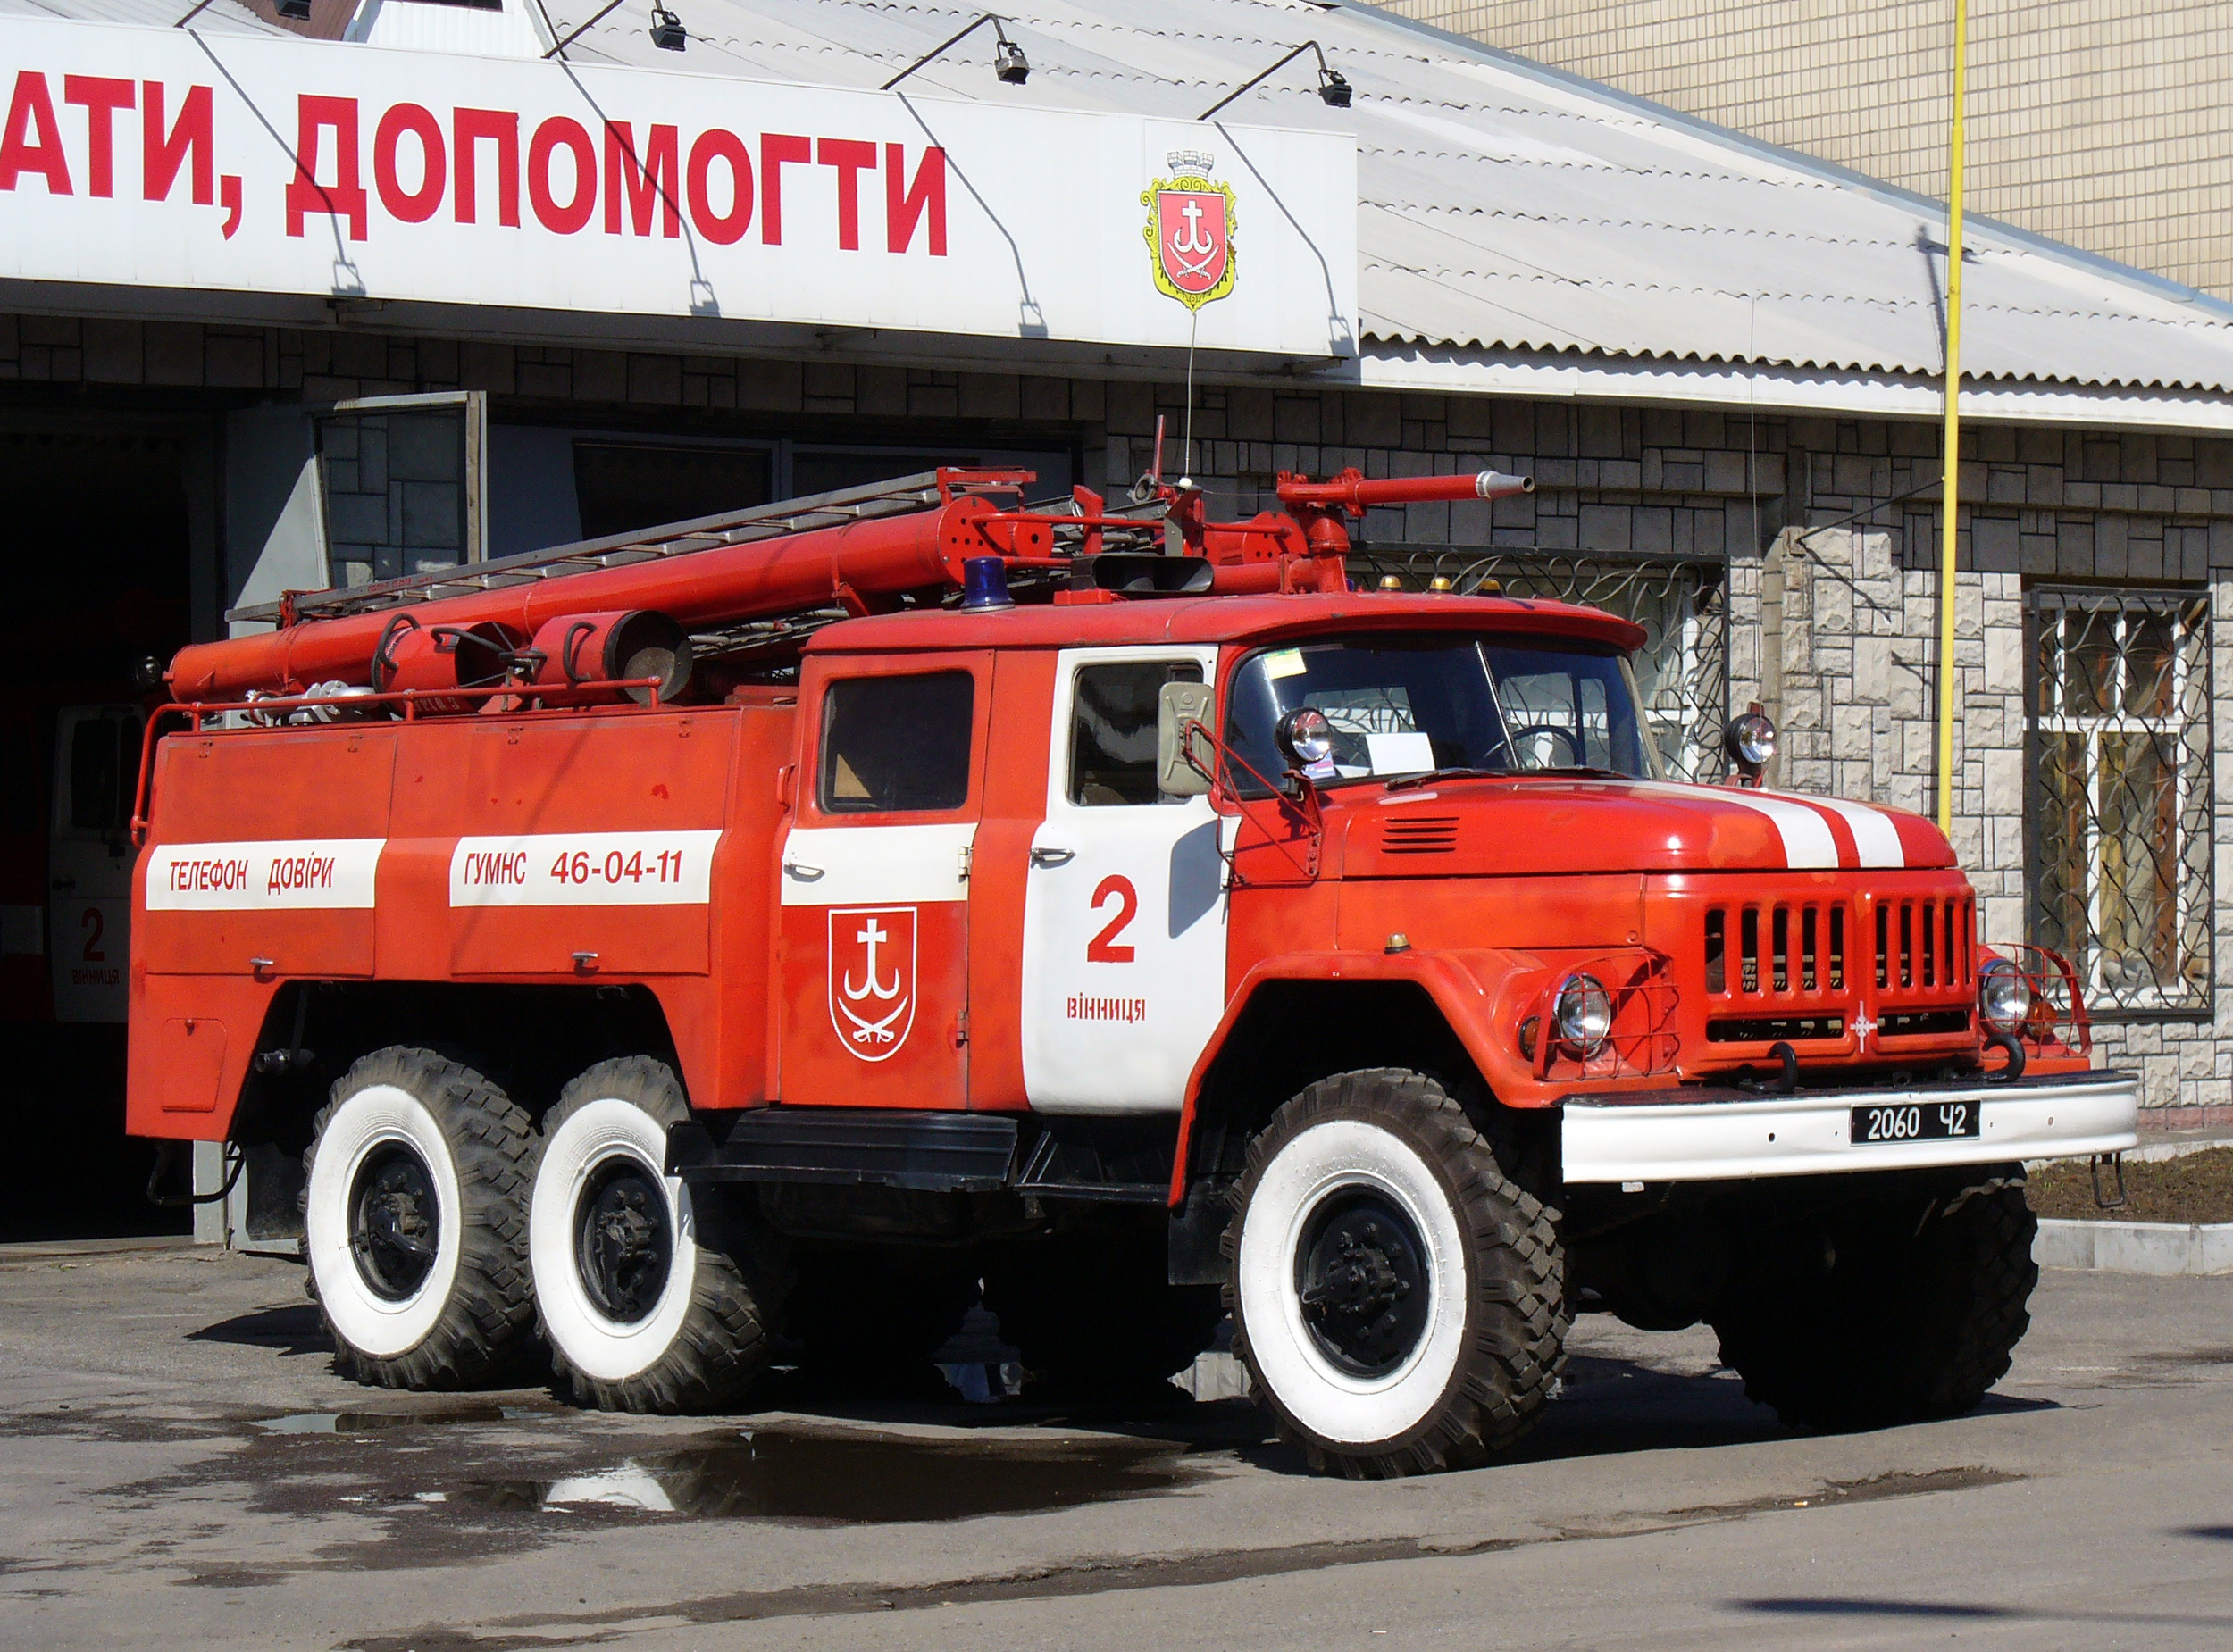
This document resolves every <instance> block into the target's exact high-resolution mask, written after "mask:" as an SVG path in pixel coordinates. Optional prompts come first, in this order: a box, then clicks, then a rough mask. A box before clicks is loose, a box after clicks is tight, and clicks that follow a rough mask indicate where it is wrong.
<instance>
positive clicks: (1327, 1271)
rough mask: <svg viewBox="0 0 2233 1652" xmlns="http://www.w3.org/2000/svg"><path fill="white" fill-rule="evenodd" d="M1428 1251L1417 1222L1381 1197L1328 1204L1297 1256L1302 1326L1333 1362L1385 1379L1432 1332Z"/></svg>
mask: <svg viewBox="0 0 2233 1652" xmlns="http://www.w3.org/2000/svg"><path fill="white" fill-rule="evenodd" d="M1424 1250H1425V1247H1424V1246H1422V1245H1421V1243H1420V1241H1419V1237H1418V1230H1417V1229H1416V1228H1415V1227H1414V1226H1413V1225H1412V1223H1411V1221H1410V1219H1409V1217H1408V1216H1406V1215H1405V1214H1403V1213H1402V1212H1401V1211H1400V1210H1398V1209H1396V1208H1395V1206H1393V1205H1392V1204H1391V1203H1390V1202H1389V1201H1388V1200H1386V1199H1384V1197H1381V1196H1379V1195H1378V1194H1376V1193H1364V1194H1358V1195H1354V1196H1351V1197H1347V1198H1342V1197H1336V1198H1335V1199H1333V1200H1330V1201H1328V1204H1327V1206H1326V1207H1325V1208H1324V1209H1322V1210H1321V1211H1320V1212H1319V1213H1318V1214H1317V1216H1315V1217H1314V1218H1313V1219H1312V1221H1311V1222H1310V1223H1309V1227H1308V1228H1307V1229H1306V1230H1305V1232H1304V1235H1303V1241H1302V1244H1301V1245H1300V1247H1299V1248H1298V1250H1297V1253H1296V1257H1295V1290H1296V1294H1297V1295H1298V1296H1299V1297H1300V1298H1301V1302H1302V1319H1303V1323H1304V1324H1305V1325H1306V1326H1308V1327H1309V1331H1310V1336H1311V1339H1312V1340H1313V1341H1315V1342H1316V1343H1317V1345H1318V1347H1319V1349H1320V1351H1322V1352H1323V1353H1324V1354H1325V1355H1326V1357H1327V1358H1329V1359H1330V1360H1332V1361H1333V1362H1334V1364H1336V1365H1337V1366H1339V1367H1341V1368H1342V1370H1344V1371H1347V1372H1351V1373H1352V1374H1355V1375H1358V1376H1372V1377H1376V1376H1382V1375H1384V1374H1386V1373H1387V1372H1391V1371H1392V1370H1394V1369H1395V1368H1396V1367H1397V1366H1398V1365H1400V1364H1402V1363H1403V1362H1404V1360H1406V1359H1407V1358H1409V1356H1410V1354H1411V1351H1412V1350H1413V1349H1414V1348H1416V1347H1418V1343H1419V1339H1420V1338H1421V1337H1422V1336H1423V1335H1424V1334H1425V1332H1426V1319H1427V1311H1428V1307H1429V1303H1428V1297H1429V1295H1430V1291H1429V1289H1428V1282H1427V1281H1428V1274H1427V1268H1426V1258H1425V1255H1424Z"/></svg>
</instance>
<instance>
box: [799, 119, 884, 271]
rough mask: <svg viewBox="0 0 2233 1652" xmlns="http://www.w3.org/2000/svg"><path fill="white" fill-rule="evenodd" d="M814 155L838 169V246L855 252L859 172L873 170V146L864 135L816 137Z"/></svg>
mask: <svg viewBox="0 0 2233 1652" xmlns="http://www.w3.org/2000/svg"><path fill="white" fill-rule="evenodd" d="M814 158H815V161H816V162H818V163H820V164H822V165H824V166H831V167H835V168H836V169H837V199H838V246H839V248H840V250H841V251H844V252H849V253H857V252H858V251H860V249H861V174H862V173H863V172H865V171H873V170H874V167H875V164H876V146H875V145H874V144H872V143H870V142H868V141H867V140H866V139H865V138H816V139H815V147H814Z"/></svg>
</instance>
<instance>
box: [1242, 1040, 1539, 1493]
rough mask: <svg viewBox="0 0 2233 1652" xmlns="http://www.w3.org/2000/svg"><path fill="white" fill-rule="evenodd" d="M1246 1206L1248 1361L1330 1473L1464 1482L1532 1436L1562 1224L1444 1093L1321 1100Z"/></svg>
mask: <svg viewBox="0 0 2233 1652" xmlns="http://www.w3.org/2000/svg"><path fill="white" fill-rule="evenodd" d="M1234 1198H1235V1204H1236V1206H1237V1210H1236V1214H1235V1215H1234V1221H1233V1224H1232V1226H1231V1227H1230V1228H1229V1229H1228V1230H1227V1231H1226V1235H1225V1246H1226V1251H1227V1254H1228V1256H1230V1257H1231V1258H1232V1263H1233V1271H1232V1276H1231V1283H1230V1285H1229V1287H1228V1289H1229V1292H1230V1297H1229V1300H1230V1302H1231V1304H1232V1307H1233V1314H1234V1351H1235V1352H1237V1353H1239V1354H1240V1355H1241V1356H1242V1359H1243V1360H1245V1361H1246V1362H1247V1364H1248V1370H1249V1376H1250V1380H1251V1381H1253V1383H1254V1384H1255V1387H1256V1389H1257V1392H1258V1393H1259V1395H1261V1396H1262V1398H1264V1400H1265V1402H1266V1403H1267V1405H1268V1406H1269V1407H1270V1408H1271V1411H1272V1413H1273V1415H1274V1417H1275V1420H1276V1421H1277V1423H1278V1424H1279V1426H1280V1431H1281V1432H1282V1433H1283V1434H1284V1435H1285V1436H1286V1437H1287V1438H1289V1439H1292V1440H1293V1441H1295V1442H1296V1443H1297V1444H1299V1445H1300V1446H1301V1447H1302V1448H1303V1449H1304V1451H1305V1452H1306V1454H1307V1455H1308V1456H1309V1459H1310V1462H1311V1465H1312V1466H1313V1467H1315V1468H1320V1469H1326V1468H1333V1469H1338V1470H1340V1471H1341V1472H1342V1473H1346V1474H1350V1475H1351V1476H1354V1477H1359V1478H1363V1477H1367V1476H1394V1475H1400V1474H1416V1473H1433V1472H1434V1471H1435V1470H1438V1469H1445V1468H1459V1467H1464V1466H1467V1465H1469V1464H1476V1463H1478V1462H1481V1461H1483V1460H1484V1459H1485V1458H1486V1457H1488V1456H1490V1455H1492V1454H1493V1453H1494V1452H1496V1451H1499V1450H1501V1449H1503V1448H1507V1447H1509V1446H1511V1445H1513V1444H1515V1443H1517V1442H1518V1439H1520V1438H1521V1437H1522V1436H1523V1435H1524V1434H1525V1433H1526V1431H1528V1429H1529V1428H1530V1427H1532V1426H1533V1424H1534V1423H1535V1417H1536V1414H1537V1413H1538V1412H1539V1411H1540V1410H1541V1408H1542V1406H1543V1403H1544V1401H1545V1399H1546V1398H1548V1397H1549V1393H1550V1389H1551V1380H1552V1378H1553V1376H1554V1375H1555V1374H1556V1372H1557V1370H1558V1366H1559V1362H1560V1356H1561V1355H1562V1353H1563V1350H1564V1347H1565V1341H1566V1331H1567V1313H1566V1306H1565V1297H1566V1292H1565V1264H1564V1260H1563V1256H1562V1255H1561V1252H1560V1247H1559V1239H1558V1234H1557V1231H1556V1230H1555V1227H1554V1222H1555V1217H1554V1214H1553V1213H1552V1212H1551V1211H1549V1210H1547V1209H1546V1208H1545V1207H1544V1206H1543V1204H1542V1202H1541V1201H1540V1200H1538V1199H1537V1198H1536V1197H1535V1196H1534V1195H1533V1194H1530V1193H1527V1192H1526V1191H1524V1190H1523V1189H1520V1188H1519V1187H1518V1185H1517V1184H1515V1183H1514V1182H1513V1181H1511V1180H1510V1177H1509V1176H1508V1175H1507V1174H1506V1173H1505V1171H1504V1168H1503V1167H1502V1166H1501V1165H1500V1164H1499V1163H1498V1161H1497V1158H1496V1156H1495V1155H1494V1153H1493V1151H1492V1150H1491V1148H1490V1147H1489V1144H1488V1142H1487V1141H1486V1140H1485V1139H1484V1138H1483V1137H1482V1135H1481V1134H1480V1132H1479V1131H1476V1129H1475V1128H1474V1126H1473V1125H1472V1123H1471V1122H1469V1121H1468V1119H1467V1117H1466V1114H1465V1112H1464V1110H1463V1109H1462V1108H1460V1107H1459V1105H1458V1104H1457V1103H1456V1102H1455V1101H1453V1100H1451V1097H1449V1095H1448V1094H1447V1093H1445V1092H1444V1091H1443V1089H1442V1087H1441V1086H1440V1085H1438V1084H1436V1083H1435V1082H1434V1080H1431V1079H1427V1078H1425V1077H1422V1076H1421V1075H1419V1074H1418V1073H1416V1072H1404V1071H1401V1070H1400V1069H1395V1068H1378V1069H1374V1070H1370V1071H1367V1072H1347V1073H1342V1074H1341V1075H1339V1076H1338V1077H1335V1078H1331V1079H1326V1080H1322V1081H1320V1082H1319V1083H1317V1084H1314V1085H1312V1086H1311V1087H1310V1088H1309V1089H1306V1090H1304V1091H1303V1092H1302V1093H1301V1094H1300V1095H1299V1096H1297V1097H1294V1099H1292V1101H1290V1102H1288V1103H1287V1104H1286V1105H1285V1106H1283V1107H1281V1108H1280V1109H1279V1111H1278V1112H1277V1113H1275V1114H1273V1115H1272V1119H1271V1122H1270V1123H1268V1124H1267V1125H1266V1126H1265V1128H1264V1130H1263V1131H1261V1132H1260V1133H1259V1135H1258V1136H1257V1138H1256V1139H1255V1140H1253V1141H1252V1142H1250V1145H1249V1162H1248V1171H1247V1173H1246V1174H1245V1175H1244V1176H1242V1180H1241V1182H1240V1185H1239V1187H1238V1189H1236V1190H1235V1196H1234Z"/></svg>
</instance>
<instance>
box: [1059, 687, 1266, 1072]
mask: <svg viewBox="0 0 2233 1652" xmlns="http://www.w3.org/2000/svg"><path fill="white" fill-rule="evenodd" d="M1216 669H1217V650H1216V649H1215V648H1168V647H1165V648H1075V649H1066V650H1065V651H1064V652H1063V653H1062V654H1061V655H1059V657H1058V663H1057V667H1056V672H1055V690H1054V692H1055V704H1054V730H1053V738H1052V744H1051V747H1050V752H1049V756H1048V764H1047V818H1046V820H1045V822H1043V823H1042V824H1041V826H1040V828H1039V830H1038V831H1037V833H1036V834H1035V835H1034V836H1033V840H1032V850H1031V872H1030V875H1029V876H1030V880H1029V882H1028V883H1027V884H1026V886H1025V897H1024V1004H1023V1016H1022V1020H1023V1054H1024V1088H1025V1094H1026V1095H1028V1096H1029V1097H1030V1099H1031V1104H1032V1106H1033V1107H1034V1108H1037V1109H1039V1110H1041V1111H1043V1112H1050V1113H1065V1112H1066V1113H1114V1112H1131V1111H1136V1110H1139V1109H1142V1108H1158V1109H1161V1108H1168V1109H1171V1110H1174V1111H1175V1110H1176V1109H1177V1108H1178V1107H1179V1106H1180V1105H1181V1104H1182V1103H1183V1101H1184V1099H1185V1095H1186V1080H1187V1076H1188V1074H1189V1073H1191V1072H1192V1071H1193V1067H1194V1063H1195V1061H1196V1059H1197V1058H1198V1057H1199V1056H1200V1055H1201V1052H1202V1049H1203V1047H1204V1046H1206V1045H1207V1044H1208V1042H1209V1037H1210V1035H1211V1034H1212V1033H1213V1032H1215V1031H1216V1030H1217V1022H1218V1019H1219V1017H1221V1016H1222V1015H1223V1014H1224V1013H1225V860H1224V857H1223V856H1222V855H1221V854H1220V853H1219V847H1220V844H1219V833H1220V831H1221V830H1222V827H1221V823H1220V822H1219V820H1218V818H1217V813H1216V812H1215V810H1214V809H1212V807H1211V806H1210V803H1209V800H1208V798H1207V797H1188V798H1175V797H1164V796H1162V794H1161V793H1159V792H1158V790H1157V789H1156V783H1155V740H1156V708H1157V701H1158V696H1159V694H1160V691H1161V688H1162V687H1163V685H1164V684H1165V683H1167V682H1174V681H1188V682H1202V681H1207V680H1209V678H1210V677H1211V675H1212V674H1213V673H1214V672H1215V671H1216Z"/></svg>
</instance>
